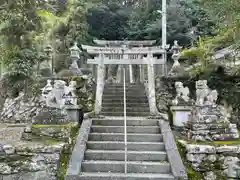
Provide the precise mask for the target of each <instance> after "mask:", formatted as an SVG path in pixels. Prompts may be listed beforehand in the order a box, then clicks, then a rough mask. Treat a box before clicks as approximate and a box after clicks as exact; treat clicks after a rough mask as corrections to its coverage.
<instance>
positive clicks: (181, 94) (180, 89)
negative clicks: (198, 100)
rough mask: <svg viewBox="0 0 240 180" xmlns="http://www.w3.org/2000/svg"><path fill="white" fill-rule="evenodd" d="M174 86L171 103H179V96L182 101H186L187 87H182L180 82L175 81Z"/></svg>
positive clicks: (187, 98)
mask: <svg viewBox="0 0 240 180" xmlns="http://www.w3.org/2000/svg"><path fill="white" fill-rule="evenodd" d="M175 88H176V93H177V94H176V98H175V99H174V100H173V104H174V105H177V104H178V103H179V98H181V99H182V100H183V101H184V102H188V101H189V100H190V98H189V89H188V87H184V86H183V83H182V82H175Z"/></svg>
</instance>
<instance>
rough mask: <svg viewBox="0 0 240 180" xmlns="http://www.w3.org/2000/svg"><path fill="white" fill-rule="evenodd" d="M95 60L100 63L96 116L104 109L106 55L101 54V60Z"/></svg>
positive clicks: (98, 67) (98, 66)
mask: <svg viewBox="0 0 240 180" xmlns="http://www.w3.org/2000/svg"><path fill="white" fill-rule="evenodd" d="M95 59H96V60H97V61H98V65H97V88H96V100H95V107H94V112H95V114H99V113H100V112H101V109H102V95H103V89H104V77H105V76H104V75H105V73H104V72H105V67H104V54H99V58H98V57H96V58H95Z"/></svg>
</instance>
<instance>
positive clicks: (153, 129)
mask: <svg viewBox="0 0 240 180" xmlns="http://www.w3.org/2000/svg"><path fill="white" fill-rule="evenodd" d="M91 130H92V132H99V133H124V126H92V127H91ZM127 132H128V133H140V134H141V133H150V134H155V133H156V134H159V133H160V128H159V126H127Z"/></svg>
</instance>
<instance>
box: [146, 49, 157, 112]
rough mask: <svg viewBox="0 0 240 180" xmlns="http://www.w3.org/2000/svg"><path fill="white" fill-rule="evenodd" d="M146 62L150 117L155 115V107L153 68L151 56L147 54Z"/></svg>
mask: <svg viewBox="0 0 240 180" xmlns="http://www.w3.org/2000/svg"><path fill="white" fill-rule="evenodd" d="M147 60H148V62H149V64H148V101H149V109H150V113H151V114H152V115H155V114H157V107H156V95H155V79H154V68H153V63H152V60H153V55H152V54H148V55H147Z"/></svg>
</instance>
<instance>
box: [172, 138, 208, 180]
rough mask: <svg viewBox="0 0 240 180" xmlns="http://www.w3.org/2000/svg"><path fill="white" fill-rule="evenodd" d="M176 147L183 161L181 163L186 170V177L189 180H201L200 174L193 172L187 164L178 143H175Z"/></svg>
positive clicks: (182, 149) (183, 150)
mask: <svg viewBox="0 0 240 180" xmlns="http://www.w3.org/2000/svg"><path fill="white" fill-rule="evenodd" d="M176 144H177V147H178V151H179V154H180V156H181V158H182V160H183V163H184V165H185V167H186V170H187V176H188V178H189V180H202V179H203V175H202V174H201V173H200V172H197V171H194V169H193V168H191V165H190V164H189V163H188V162H187V160H186V157H185V155H186V151H185V149H184V147H183V146H182V145H181V144H180V143H179V142H178V141H176Z"/></svg>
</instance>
